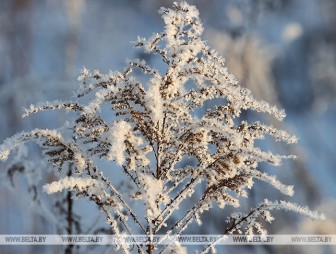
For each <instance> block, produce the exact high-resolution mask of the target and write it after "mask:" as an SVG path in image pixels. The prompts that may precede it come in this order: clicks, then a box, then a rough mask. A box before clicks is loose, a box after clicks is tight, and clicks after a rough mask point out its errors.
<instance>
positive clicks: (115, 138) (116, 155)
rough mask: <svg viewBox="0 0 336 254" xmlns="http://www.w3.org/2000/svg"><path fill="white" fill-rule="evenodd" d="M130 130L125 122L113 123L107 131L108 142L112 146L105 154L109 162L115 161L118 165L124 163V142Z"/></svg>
mask: <svg viewBox="0 0 336 254" xmlns="http://www.w3.org/2000/svg"><path fill="white" fill-rule="evenodd" d="M130 130H131V125H130V124H129V123H127V122H125V121H120V122H115V123H114V124H113V126H112V127H111V129H110V131H109V137H108V141H109V142H110V143H111V144H112V146H111V149H110V151H109V152H108V154H107V158H108V159H109V160H115V161H116V162H117V163H118V165H122V164H123V163H124V161H125V156H124V153H125V149H126V145H125V140H126V138H127V135H128V134H129V132H130Z"/></svg>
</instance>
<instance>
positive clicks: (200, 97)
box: [0, 2, 321, 253]
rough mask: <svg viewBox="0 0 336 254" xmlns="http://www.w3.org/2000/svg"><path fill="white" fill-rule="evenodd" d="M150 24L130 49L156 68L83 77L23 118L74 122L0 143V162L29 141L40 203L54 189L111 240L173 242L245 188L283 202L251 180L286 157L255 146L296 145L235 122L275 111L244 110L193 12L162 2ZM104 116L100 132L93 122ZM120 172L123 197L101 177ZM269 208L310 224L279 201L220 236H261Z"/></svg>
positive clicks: (250, 102)
mask: <svg viewBox="0 0 336 254" xmlns="http://www.w3.org/2000/svg"><path fill="white" fill-rule="evenodd" d="M160 14H161V15H162V17H163V20H164V22H165V29H164V31H163V32H162V33H159V34H154V35H153V36H152V37H151V38H150V39H144V38H138V41H137V42H136V43H135V46H136V47H137V48H143V49H144V50H145V51H146V52H147V53H149V54H156V55H157V56H158V57H159V58H160V59H161V60H162V61H163V63H164V64H165V67H163V68H162V70H161V71H159V70H157V69H154V68H152V67H151V66H148V65H146V63H145V62H144V61H140V60H134V61H130V62H129V65H128V66H127V67H126V68H125V70H124V71H122V72H110V73H109V74H106V75H104V74H101V73H99V72H98V71H94V72H90V71H88V70H86V69H84V70H83V72H82V74H81V75H80V77H79V81H80V82H81V83H82V86H81V87H80V89H79V90H78V91H77V92H76V93H75V98H74V99H73V100H71V101H66V102H60V101H56V102H48V103H45V104H41V105H37V106H31V107H30V108H29V109H27V110H26V113H25V116H28V115H30V114H33V113H37V112H39V111H44V110H55V109H64V110H66V111H69V112H73V113H74V114H72V117H71V118H69V121H68V122H67V123H66V124H65V125H64V126H63V127H62V128H60V129H55V130H45V129H35V130H32V131H30V132H22V133H19V134H17V135H15V136H14V137H12V138H10V139H7V140H6V141H5V142H4V144H3V145H2V146H1V147H0V158H1V159H3V160H5V159H7V158H8V155H9V153H10V151H11V150H12V149H13V148H15V147H17V146H19V145H21V144H23V143H25V142H27V141H30V140H34V141H35V142H37V143H38V144H39V145H40V146H41V147H42V148H43V149H44V155H45V156H46V158H47V159H48V161H49V162H50V164H51V166H53V167H54V168H55V169H57V170H58V171H59V173H60V175H61V179H60V180H59V181H56V182H52V183H50V184H46V185H45V187H44V189H45V191H46V192H48V193H49V194H52V193H55V192H59V191H62V190H64V189H66V190H70V191H71V192H72V193H73V194H74V195H76V196H79V197H87V198H89V199H90V200H91V201H92V202H94V203H95V204H96V205H97V206H98V207H99V208H100V209H101V211H102V212H103V213H104V214H105V216H106V220H107V223H108V224H109V225H110V226H111V229H112V230H113V232H114V233H115V234H121V233H128V234H134V233H143V234H146V235H148V236H151V235H155V234H164V235H167V236H168V235H171V236H174V235H179V234H182V233H183V232H184V231H185V230H186V229H187V227H188V226H189V225H190V224H191V223H193V222H194V221H196V222H198V223H199V224H200V223H201V219H200V215H201V214H202V213H204V212H205V211H207V210H209V209H211V208H212V207H213V206H214V205H215V204H217V205H218V206H219V207H221V208H224V207H225V206H232V207H236V208H238V207H240V199H241V197H248V191H247V189H249V188H252V187H253V184H254V180H255V179H258V180H261V181H264V182H267V183H269V184H271V185H273V186H274V187H275V188H276V189H278V190H279V191H280V192H282V193H283V194H285V195H289V196H291V195H293V187H292V186H286V185H284V184H282V183H281V182H280V181H278V180H277V179H276V177H275V176H272V175H269V174H267V173H265V172H261V171H260V170H258V165H259V163H261V162H266V163H269V164H272V165H275V166H277V165H279V164H280V163H281V161H282V160H283V159H288V158H293V157H294V156H292V155H289V156H283V155H277V154H273V153H271V152H266V151H263V150H261V149H260V148H258V147H257V146H256V145H255V141H256V140H260V139H263V138H265V136H266V135H269V136H271V137H273V138H274V139H275V140H276V141H284V142H287V143H294V142H296V141H297V139H296V137H294V136H291V135H289V134H288V133H287V132H285V131H282V130H278V129H276V128H274V127H272V126H269V125H266V124H263V123H261V122H252V123H248V122H246V121H242V120H240V118H239V116H240V114H241V113H242V112H243V111H245V110H252V111H256V112H261V113H266V114H270V115H273V116H275V117H276V118H277V119H278V120H282V119H283V118H284V116H285V113H284V111H282V110H279V109H277V108H276V107H273V106H271V105H269V104H268V103H266V102H264V101H259V100H256V99H255V98H254V97H253V96H252V94H251V92H250V91H249V90H248V89H246V88H243V87H241V86H240V85H239V84H238V81H237V80H236V79H235V77H234V76H233V75H232V74H230V73H229V72H228V70H227V68H226V67H225V63H224V59H223V58H222V57H221V56H219V55H218V54H217V52H216V51H215V50H212V49H210V48H209V47H208V46H207V44H206V42H204V41H203V40H202V38H201V35H202V32H203V27H202V24H201V22H200V20H199V13H198V10H197V9H196V8H195V7H194V6H190V5H189V4H187V3H186V2H181V3H174V4H173V9H166V8H161V10H160ZM134 69H138V70H140V72H142V73H143V74H144V76H143V77H141V81H140V78H138V79H139V80H137V79H136V78H135V77H134V76H131V73H132V71H133V70H134ZM214 99H222V100H221V101H222V104H221V105H217V106H215V107H213V108H210V109H208V110H207V111H206V113H204V114H203V115H199V114H198V113H197V112H198V111H197V110H198V109H199V108H201V107H202V106H203V104H204V103H205V102H206V101H209V100H214ZM107 109H109V110H110V111H109V112H110V114H109V115H108V116H109V117H112V119H113V121H112V122H110V120H107V119H106V118H107V114H106V113H103V112H106V111H107ZM101 161H103V162H110V165H111V168H110V169H109V171H110V172H106V170H105V171H104V173H103V170H102V169H101V168H100V164H101ZM188 161H189V162H190V161H191V162H192V163H187V162H188ZM69 164H71V165H73V167H72V168H73V171H72V174H71V176H69V175H68V172H67V170H66V169H68V168H69ZM104 165H106V164H104ZM118 170H119V171H118ZM111 172H112V173H111ZM121 172H123V173H124V174H125V176H127V179H128V181H129V182H131V183H132V184H133V185H132V188H130V189H129V190H128V191H127V192H125V191H124V192H122V191H121V189H119V188H117V185H116V184H114V183H113V182H114V180H115V179H114V177H111V178H109V177H107V176H106V175H107V174H109V175H111V174H112V175H118V176H119V174H120V173H121ZM195 188H198V189H201V190H202V191H201V193H202V195H201V196H200V197H198V201H196V202H194V203H193V204H192V206H191V207H189V208H188V209H186V210H183V209H184V207H185V206H183V204H184V203H185V202H186V201H187V200H188V199H189V197H191V196H193V195H194V196H195V195H196V194H195ZM194 198H195V197H194ZM274 209H285V210H292V211H296V212H299V213H303V214H306V215H308V216H310V217H312V218H320V217H321V216H320V215H319V214H318V213H315V212H311V211H309V210H308V209H306V208H301V207H299V206H298V205H295V204H292V203H289V202H285V201H268V200H266V199H265V201H264V202H262V203H261V204H260V206H258V207H256V208H251V211H250V212H249V213H247V214H243V213H240V212H236V213H234V214H232V216H231V217H230V218H228V222H230V223H231V224H230V226H229V227H228V228H227V229H226V231H225V232H223V233H230V234H231V233H234V232H246V233H248V234H252V233H253V232H254V233H260V234H266V230H265V229H264V227H263V226H262V224H261V222H260V218H263V219H265V220H266V221H268V222H270V221H272V220H273V217H272V215H271V213H270V211H271V210H274ZM173 219H174V220H173ZM168 220H169V221H168ZM172 220H173V221H172ZM118 247H120V248H121V249H122V250H123V252H125V253H130V251H131V249H130V248H131V246H128V245H123V244H121V245H120V246H118ZM210 247H211V246H208V247H206V248H205V249H204V250H203V253H206V252H207V251H208V250H209V248H210ZM136 248H137V251H138V252H139V253H154V252H155V251H158V252H161V253H183V252H186V250H185V249H184V248H183V247H181V246H179V247H176V250H174V248H172V246H169V248H165V246H163V247H160V246H158V245H156V243H154V242H149V243H148V244H147V245H146V246H142V245H136Z"/></svg>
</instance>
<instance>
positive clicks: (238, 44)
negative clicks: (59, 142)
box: [0, 0, 336, 253]
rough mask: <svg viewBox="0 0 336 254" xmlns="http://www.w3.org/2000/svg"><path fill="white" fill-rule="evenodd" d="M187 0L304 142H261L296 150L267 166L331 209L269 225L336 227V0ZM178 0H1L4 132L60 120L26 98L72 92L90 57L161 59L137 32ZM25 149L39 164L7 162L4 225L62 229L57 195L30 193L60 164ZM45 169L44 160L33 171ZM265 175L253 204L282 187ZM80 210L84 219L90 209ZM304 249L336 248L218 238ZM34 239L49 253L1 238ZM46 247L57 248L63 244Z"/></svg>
mask: <svg viewBox="0 0 336 254" xmlns="http://www.w3.org/2000/svg"><path fill="white" fill-rule="evenodd" d="M188 2H189V3H191V4H195V5H196V6H197V7H198V8H199V10H200V16H201V19H202V21H203V24H204V27H205V31H204V39H205V40H207V41H208V44H209V45H210V46H211V47H213V48H214V49H216V50H218V51H219V52H220V53H221V54H222V55H224V57H225V58H226V60H227V65H228V68H229V70H230V71H231V72H232V73H233V74H234V75H236V76H237V77H238V79H239V80H240V84H241V85H242V86H246V87H248V88H249V89H251V90H252V91H253V94H254V95H255V97H257V98H258V99H263V100H266V101H268V102H270V103H271V104H275V105H278V106H279V107H282V108H284V109H285V110H286V113H287V117H286V119H285V120H284V121H283V122H282V123H279V122H275V121H274V119H268V120H267V121H269V122H270V123H271V124H273V125H274V126H276V127H279V128H284V129H286V130H288V131H289V132H290V133H293V134H295V135H297V136H298V137H299V139H300V142H299V144H297V145H291V146H290V147H289V146H283V145H281V144H277V143H276V144H272V143H266V144H264V149H271V150H273V151H277V152H278V153H283V154H288V153H293V154H295V155H297V156H298V159H297V160H295V161H289V162H286V163H285V164H284V165H283V166H281V167H279V168H270V169H268V168H267V169H266V170H268V171H270V172H271V173H273V174H276V175H277V176H278V178H279V179H280V180H281V181H283V182H284V183H286V184H289V185H294V186H295V187H294V189H295V195H294V197H293V198H290V200H291V201H293V202H297V203H299V204H302V205H307V206H309V207H310V208H311V209H314V210H320V211H323V212H324V213H325V214H326V216H327V220H326V221H323V222H316V221H311V220H308V219H305V218H304V217H298V216H296V215H293V214H290V213H284V212H281V213H280V212H278V213H275V218H276V220H275V222H274V223H272V224H271V225H269V227H268V230H269V233H271V234H313V233H317V234H336V169H335V166H336V145H335V142H336V134H335V124H336V14H335V13H336V1H335V0H225V1H223V0H189V1H188ZM171 3H172V1H170V0H136V1H135V0H97V1H89V0H1V1H0V56H1V59H0V117H1V121H0V143H2V142H3V140H5V139H6V138H8V137H10V136H12V135H14V134H15V133H16V132H18V131H22V130H30V129H33V128H55V127H57V126H60V125H61V124H62V123H63V122H64V120H65V119H66V118H65V115H64V114H61V113H57V112H52V113H50V112H48V113H39V114H37V115H33V116H32V117H29V118H24V119H22V118H21V115H22V113H23V108H24V107H29V105H30V104H32V103H33V104H34V103H37V102H41V101H46V100H55V99H65V100H66V99H69V98H70V97H71V96H72V91H73V90H74V89H76V88H77V87H78V85H79V83H78V81H77V76H78V75H79V74H80V70H81V69H82V68H83V67H86V68H87V69H91V70H95V69H98V70H100V72H102V73H105V72H108V71H109V70H110V69H111V70H120V69H122V68H123V67H124V65H125V62H126V59H132V58H144V59H145V60H146V61H147V62H149V63H150V64H154V65H155V62H154V61H156V60H154V59H151V58H150V56H148V55H146V54H144V53H142V52H140V51H138V50H135V49H133V48H132V44H131V43H130V42H132V41H135V40H136V38H137V36H138V35H140V36H142V37H148V36H150V35H151V34H152V33H154V32H161V31H162V29H163V22H162V20H161V17H160V15H159V14H158V13H157V10H158V9H159V7H160V6H167V7H169V6H171ZM246 117H249V116H246ZM251 117H253V116H251ZM32 149H35V148H32ZM33 151H34V150H33ZM22 153H23V156H26V157H27V159H28V160H30V162H31V164H30V166H31V168H32V170H33V171H32V172H33V173H34V174H31V175H30V176H29V177H28V178H27V177H23V176H21V175H20V174H15V175H14V176H13V179H12V180H13V181H12V183H13V184H12V183H11V181H10V180H9V178H8V167H10V165H9V166H8V165H6V164H3V163H1V164H0V190H1V191H0V234H34V233H50V234H52V233H55V232H56V231H55V229H56V228H57V226H56V227H55V225H54V224H55V223H58V222H57V221H56V220H49V219H46V216H45V215H46V213H47V212H46V211H47V210H50V207H49V208H48V205H50V204H48V203H47V202H49V201H48V200H50V199H53V198H49V199H46V201H45V202H44V203H45V206H46V207H47V208H46V207H45V208H43V207H42V206H41V205H40V206H36V205H34V203H33V202H32V198H31V197H34V191H40V190H34V191H32V189H31V188H30V187H31V186H33V185H34V186H35V185H38V184H37V183H38V182H39V181H40V179H42V180H41V182H42V183H41V184H40V186H41V185H42V184H43V183H46V182H48V181H50V179H52V177H53V176H52V174H50V173H48V172H47V171H46V172H43V169H45V167H44V166H43V162H42V161H41V162H40V161H39V160H37V159H35V157H36V158H38V157H39V156H40V155H39V154H40V152H39V150H37V149H36V154H34V153H32V152H30V153H29V154H26V151H22ZM37 161H38V162H37ZM263 167H266V166H264V165H263ZM38 169H41V170H40V171H42V172H39V173H37V172H36V171H37V170H38ZM40 173H41V174H40ZM33 183H36V184H33ZM258 184H259V183H258ZM12 185H14V188H13V186H12ZM258 186H259V187H257V188H256V189H255V190H254V191H253V192H251V193H250V198H249V200H248V201H247V202H245V206H246V207H249V206H251V205H256V204H258V203H259V202H260V201H261V200H262V199H263V198H264V197H265V196H266V197H267V198H269V199H281V198H282V196H281V195H280V194H279V193H278V192H276V191H274V190H272V188H269V186H267V185H264V184H262V183H260V185H258ZM41 195H42V196H43V194H41ZM42 198H43V197H42ZM79 207H80V204H79ZM228 212H229V211H222V210H219V209H218V210H217V209H215V210H214V211H213V212H212V213H211V217H210V216H209V215H208V216H205V217H204V220H206V221H207V222H206V223H205V225H206V227H205V226H203V228H202V229H199V228H197V227H195V229H193V228H191V232H196V233H213V234H217V233H221V232H223V231H224V230H225V222H224V218H225V217H226V216H227V215H228V214H229V213H228ZM87 213H89V212H87ZM81 217H82V219H83V220H84V221H85V220H86V219H85V213H84V214H83V213H82V214H81ZM210 218H211V219H210ZM84 224H85V223H84ZM87 224H89V223H87ZM193 230H194V231H193ZM1 250H4V252H3V251H1ZM308 250H309V252H310V253H336V248H335V247H322V246H319V247H313V248H312V247H299V246H298V247H293V246H291V247H290V246H282V247H279V246H278V247H276V246H275V247H272V246H264V247H263V246H255V247H253V246H250V247H237V246H234V247H225V248H222V249H220V250H219V253H238V252H239V253H244V252H246V253H251V252H256V253H282V252H286V253H306V252H308ZM36 251H40V252H41V253H45V252H46V249H43V248H42V247H25V249H23V248H22V247H21V248H20V247H4V246H0V252H2V253H30V252H36ZM48 251H50V253H58V252H57V251H59V249H58V248H54V249H50V248H49V249H48ZM103 251H104V250H102V251H101V252H102V253H103ZM105 251H106V250H105ZM107 251H108V250H107ZM107 253H108V252H107Z"/></svg>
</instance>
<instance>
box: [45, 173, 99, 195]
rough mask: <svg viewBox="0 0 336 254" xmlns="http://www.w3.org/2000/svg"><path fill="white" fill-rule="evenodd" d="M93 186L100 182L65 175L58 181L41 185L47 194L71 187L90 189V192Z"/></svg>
mask: <svg viewBox="0 0 336 254" xmlns="http://www.w3.org/2000/svg"><path fill="white" fill-rule="evenodd" d="M95 186H100V183H99V182H98V181H96V180H94V179H92V178H88V177H86V178H84V177H73V176H66V177H64V178H62V179H60V180H58V181H55V182H52V183H49V184H45V185H44V186H43V190H44V191H45V192H47V193H48V194H53V193H56V192H60V191H62V190H73V189H77V190H79V191H83V190H90V192H93V188H94V187H95ZM99 191H101V190H99Z"/></svg>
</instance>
